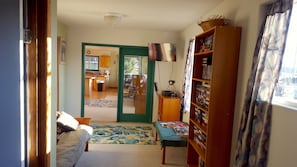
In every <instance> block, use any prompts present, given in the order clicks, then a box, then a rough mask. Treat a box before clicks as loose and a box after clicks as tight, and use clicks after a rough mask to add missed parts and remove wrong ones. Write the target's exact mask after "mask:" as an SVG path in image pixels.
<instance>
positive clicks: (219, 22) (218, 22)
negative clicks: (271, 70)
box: [198, 18, 228, 31]
mask: <svg viewBox="0 0 297 167" xmlns="http://www.w3.org/2000/svg"><path fill="white" fill-rule="evenodd" d="M198 25H199V26H200V27H201V28H202V29H203V31H207V30H209V29H211V28H212V27H214V26H225V25H228V22H227V20H226V19H224V18H218V19H210V20H207V21H202V22H200V23H198Z"/></svg>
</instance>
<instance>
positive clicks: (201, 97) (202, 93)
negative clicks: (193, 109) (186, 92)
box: [195, 83, 210, 109]
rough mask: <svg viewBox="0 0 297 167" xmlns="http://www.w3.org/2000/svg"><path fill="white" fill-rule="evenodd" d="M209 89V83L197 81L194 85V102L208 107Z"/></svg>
mask: <svg viewBox="0 0 297 167" xmlns="http://www.w3.org/2000/svg"><path fill="white" fill-rule="evenodd" d="M209 95H210V89H209V84H205V83H202V84H201V83H197V85H196V97H195V98H196V104H198V105H199V106H201V107H203V108H205V109H208V105H209Z"/></svg>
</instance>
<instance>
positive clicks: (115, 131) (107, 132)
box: [89, 125, 156, 145]
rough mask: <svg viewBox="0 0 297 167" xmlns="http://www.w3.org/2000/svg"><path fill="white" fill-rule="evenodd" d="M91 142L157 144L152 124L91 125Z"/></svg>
mask: <svg viewBox="0 0 297 167" xmlns="http://www.w3.org/2000/svg"><path fill="white" fill-rule="evenodd" d="M91 126H92V127H93V128H94V132H93V135H92V137H91V140H90V142H89V143H91V144H142V145H151V144H156V141H155V138H154V133H153V128H152V126H133V125H132V126H123V125H91Z"/></svg>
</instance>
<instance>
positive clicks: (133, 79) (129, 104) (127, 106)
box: [123, 55, 148, 114]
mask: <svg viewBox="0 0 297 167" xmlns="http://www.w3.org/2000/svg"><path fill="white" fill-rule="evenodd" d="M147 65H148V57H144V56H135V55H131V56H130V55H125V57H124V77H123V78H124V89H123V114H145V113H146V85H147V84H146V83H147V67H148V66H147Z"/></svg>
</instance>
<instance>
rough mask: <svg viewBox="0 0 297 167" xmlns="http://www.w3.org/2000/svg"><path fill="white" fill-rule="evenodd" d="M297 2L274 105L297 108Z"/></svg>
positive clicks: (295, 1) (296, 1)
mask: <svg viewBox="0 0 297 167" xmlns="http://www.w3.org/2000/svg"><path fill="white" fill-rule="evenodd" d="M296 29H297V0H294V5H293V10H292V15H291V20H290V25H289V31H288V35H287V41H286V48H285V52H284V57H283V63H282V67H281V72H280V76H279V80H278V84H277V85H276V87H275V90H274V97H273V103H277V104H281V105H285V106H287V107H294V108H297V45H296V43H295V42H296V39H297V32H296Z"/></svg>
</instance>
